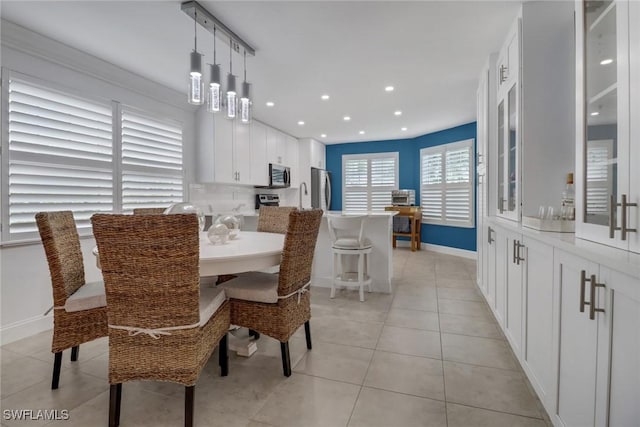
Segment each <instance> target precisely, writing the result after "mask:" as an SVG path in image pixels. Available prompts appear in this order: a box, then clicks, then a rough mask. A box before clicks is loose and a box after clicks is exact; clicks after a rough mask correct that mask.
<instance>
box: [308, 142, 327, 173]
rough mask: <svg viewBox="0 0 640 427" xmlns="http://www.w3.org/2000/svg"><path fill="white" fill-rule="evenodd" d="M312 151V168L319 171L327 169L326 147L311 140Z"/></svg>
mask: <svg viewBox="0 0 640 427" xmlns="http://www.w3.org/2000/svg"><path fill="white" fill-rule="evenodd" d="M310 149H311V156H310V157H311V158H310V165H309V166H310V167H313V168H318V169H326V166H325V156H326V151H325V145H324V144H323V143H322V142H319V141H316V140H315V139H311V140H310Z"/></svg>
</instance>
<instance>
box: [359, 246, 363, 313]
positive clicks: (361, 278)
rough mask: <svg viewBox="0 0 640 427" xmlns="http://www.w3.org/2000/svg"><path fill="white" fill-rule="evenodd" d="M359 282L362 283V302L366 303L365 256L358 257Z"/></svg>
mask: <svg viewBox="0 0 640 427" xmlns="http://www.w3.org/2000/svg"><path fill="white" fill-rule="evenodd" d="M358 282H359V283H360V302H364V254H362V253H361V254H360V255H358Z"/></svg>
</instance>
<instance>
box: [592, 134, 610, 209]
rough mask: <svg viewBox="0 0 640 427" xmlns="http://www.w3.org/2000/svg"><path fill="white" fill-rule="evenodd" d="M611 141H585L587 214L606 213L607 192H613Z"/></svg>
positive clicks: (607, 204) (607, 206)
mask: <svg viewBox="0 0 640 427" xmlns="http://www.w3.org/2000/svg"><path fill="white" fill-rule="evenodd" d="M612 157H613V141H611V140H602V141H588V143H587V171H586V175H587V189H586V193H587V198H586V205H587V206H586V208H587V215H602V214H605V215H606V214H608V211H609V194H613V171H611V170H610V168H612V167H613V166H612V165H611V158H612Z"/></svg>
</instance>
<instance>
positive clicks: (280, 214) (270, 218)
mask: <svg viewBox="0 0 640 427" xmlns="http://www.w3.org/2000/svg"><path fill="white" fill-rule="evenodd" d="M296 210H297V208H296V207H294V206H260V211H259V213H258V228H257V231H263V232H267V233H280V234H285V233H286V232H287V227H288V225H289V214H290V213H291V212H293V211H296Z"/></svg>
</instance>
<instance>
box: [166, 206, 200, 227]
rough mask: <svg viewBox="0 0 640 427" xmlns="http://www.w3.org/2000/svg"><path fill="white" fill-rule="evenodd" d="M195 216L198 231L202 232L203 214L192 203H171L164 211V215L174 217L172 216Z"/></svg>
mask: <svg viewBox="0 0 640 427" xmlns="http://www.w3.org/2000/svg"><path fill="white" fill-rule="evenodd" d="M192 213H194V214H196V215H197V216H198V224H199V226H200V228H199V229H200V230H204V213H202V211H201V210H200V208H198V207H197V206H195V205H194V204H192V203H189V202H183V203H173V204H172V205H170V206H169V207H168V208H167V209H165V210H164V214H165V215H174V214H192Z"/></svg>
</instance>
